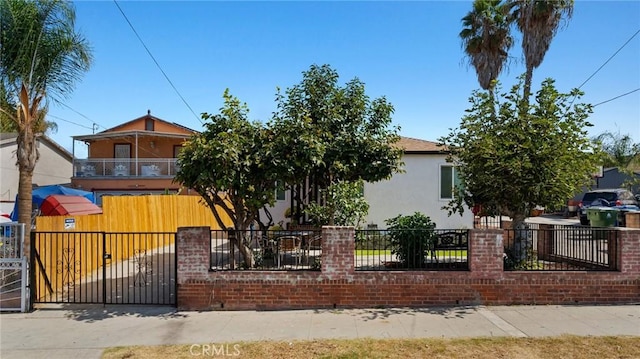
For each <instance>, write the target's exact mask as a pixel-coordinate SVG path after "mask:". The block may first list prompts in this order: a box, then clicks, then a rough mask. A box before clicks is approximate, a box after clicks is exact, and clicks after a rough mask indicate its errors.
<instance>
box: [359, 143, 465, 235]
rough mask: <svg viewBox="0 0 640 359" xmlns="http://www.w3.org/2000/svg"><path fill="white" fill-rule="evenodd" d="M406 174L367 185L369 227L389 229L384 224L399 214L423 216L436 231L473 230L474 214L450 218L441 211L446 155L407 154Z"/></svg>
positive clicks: (445, 201) (398, 174)
mask: <svg viewBox="0 0 640 359" xmlns="http://www.w3.org/2000/svg"><path fill="white" fill-rule="evenodd" d="M402 160H403V161H404V170H405V172H404V173H397V174H395V175H393V177H392V178H391V179H390V180H387V181H381V182H376V183H366V184H365V187H364V196H365V198H366V199H367V201H368V202H369V206H370V208H369V215H368V216H367V222H366V223H367V224H371V223H373V224H376V225H377V226H378V228H380V229H384V228H386V227H387V226H386V224H385V220H386V219H389V218H393V217H395V216H397V215H399V214H402V215H411V214H413V213H415V212H421V213H423V214H425V215H427V216H429V217H430V218H431V220H432V221H434V222H435V223H436V228H440V229H457V228H473V214H472V213H471V211H470V210H465V214H464V216H462V217H461V216H460V215H459V214H454V215H452V216H451V217H449V216H448V215H447V211H446V210H443V209H441V208H442V207H443V206H445V205H446V204H447V203H448V200H441V199H440V166H441V165H447V161H446V155H437V154H405V155H404V156H403V158H402Z"/></svg>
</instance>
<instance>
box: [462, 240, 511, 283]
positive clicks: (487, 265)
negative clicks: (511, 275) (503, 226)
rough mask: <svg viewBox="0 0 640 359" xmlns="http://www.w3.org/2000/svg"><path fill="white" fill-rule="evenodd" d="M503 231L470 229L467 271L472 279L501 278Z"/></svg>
mask: <svg viewBox="0 0 640 359" xmlns="http://www.w3.org/2000/svg"><path fill="white" fill-rule="evenodd" d="M503 236H504V231H502V230H500V229H482V230H478V229H472V230H470V231H469V251H470V253H469V260H470V261H471V262H470V263H469V269H470V270H471V275H472V276H474V277H493V278H499V277H501V276H502V272H503V268H504V259H503V254H504V244H503V241H504V238H503Z"/></svg>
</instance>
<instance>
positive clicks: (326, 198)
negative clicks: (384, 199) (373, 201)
mask: <svg viewBox="0 0 640 359" xmlns="http://www.w3.org/2000/svg"><path fill="white" fill-rule="evenodd" d="M363 188H364V182H363V181H362V180H360V181H357V182H338V183H334V184H331V185H329V187H328V188H327V189H326V190H325V191H323V196H322V198H321V199H322V203H323V204H319V203H315V202H314V203H309V205H308V206H307V208H306V209H305V213H307V214H308V215H309V216H310V217H311V218H312V220H313V221H314V222H315V223H316V224H318V225H325V224H328V223H329V222H330V221H331V217H332V216H333V219H334V223H333V224H334V225H336V226H354V227H356V228H358V227H360V224H361V223H362V222H363V221H364V218H365V217H366V216H367V213H369V203H367V200H366V199H365V198H364V192H363Z"/></svg>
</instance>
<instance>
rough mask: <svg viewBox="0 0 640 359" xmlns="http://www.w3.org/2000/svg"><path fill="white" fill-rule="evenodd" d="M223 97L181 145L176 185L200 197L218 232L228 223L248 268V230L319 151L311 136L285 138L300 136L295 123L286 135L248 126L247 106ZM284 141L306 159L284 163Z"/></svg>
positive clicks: (254, 124) (250, 258) (257, 124)
mask: <svg viewBox="0 0 640 359" xmlns="http://www.w3.org/2000/svg"><path fill="white" fill-rule="evenodd" d="M223 97H224V106H223V107H222V108H221V109H220V113H219V114H215V115H210V114H207V113H204V114H203V115H202V118H203V119H204V120H205V125H204V126H205V130H204V131H203V132H201V133H199V134H196V135H194V136H193V137H192V138H191V139H189V141H187V142H186V143H185V144H184V147H183V149H182V151H181V152H180V155H179V157H178V163H179V164H180V170H179V171H178V173H177V174H176V177H175V180H176V181H177V182H180V183H182V184H184V185H185V186H186V187H188V188H192V189H194V190H196V191H197V192H198V193H199V194H200V196H202V198H203V200H204V201H205V202H206V203H207V204H208V205H209V207H210V208H211V210H212V212H213V215H214V217H215V218H216V221H217V222H218V225H219V226H220V227H221V228H225V226H226V224H225V217H227V216H228V217H229V218H230V219H231V221H232V222H233V229H234V230H236V231H235V233H237V234H238V235H236V236H234V237H232V238H231V240H232V241H233V242H234V245H236V246H237V247H238V249H239V251H240V253H241V254H242V256H243V258H244V263H245V265H246V266H247V267H249V268H250V267H252V266H253V261H254V259H253V256H252V252H251V248H250V243H249V242H250V238H248V237H246V236H245V233H246V231H247V229H248V228H249V226H250V224H251V223H253V222H254V221H259V211H260V209H263V208H264V207H265V206H267V205H272V204H273V203H274V201H275V190H276V186H277V183H281V181H282V180H288V179H290V178H291V177H292V176H294V174H297V173H300V172H303V173H304V172H306V171H308V169H306V168H308V167H310V166H311V165H313V164H314V163H315V162H316V161H317V160H319V159H320V158H321V154H318V153H315V151H314V149H316V150H317V151H321V148H320V147H319V146H317V145H316V143H315V142H314V138H312V137H307V136H298V137H295V138H293V137H289V136H292V132H294V133H295V131H298V132H301V131H303V129H302V128H301V127H295V126H296V125H298V124H295V123H289V125H290V127H288V129H287V130H286V131H284V132H279V131H276V130H275V129H283V130H284V127H286V126H284V125H283V124H273V123H272V126H273V127H270V126H265V125H264V124H262V123H260V122H251V121H249V119H248V117H247V116H248V111H249V110H248V107H247V105H246V104H243V103H240V101H239V100H238V99H237V98H235V97H233V96H231V95H230V94H229V91H228V90H227V91H225V93H224V95H223ZM287 142H289V143H291V144H292V146H293V147H295V148H304V149H305V151H306V152H305V153H307V154H308V155H307V156H306V157H304V158H300V159H296V160H290V161H289V160H287V159H288V158H287V156H288V155H287V152H286V150H285V149H286V147H285V146H284V144H285V143H287ZM294 152H295V151H294ZM307 161H308V162H307ZM219 210H221V211H222V212H219ZM263 226H265V225H264V224H263Z"/></svg>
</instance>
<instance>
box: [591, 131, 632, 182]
mask: <svg viewBox="0 0 640 359" xmlns="http://www.w3.org/2000/svg"><path fill="white" fill-rule="evenodd" d="M594 141H595V142H596V143H598V144H599V145H601V146H602V151H603V158H604V160H603V166H604V167H616V168H618V171H619V172H620V173H623V174H625V175H626V176H627V177H628V180H626V181H624V183H623V184H622V186H623V187H625V188H627V189H629V190H633V188H634V187H635V186H638V185H639V184H640V179H638V177H637V176H636V175H635V173H634V170H635V169H636V166H638V165H640V143H634V142H633V139H632V138H631V136H629V135H628V134H627V135H623V134H621V133H620V132H619V131H618V132H617V133H613V132H609V131H606V132H603V133H601V134H599V135H598V136H596V137H595V138H594Z"/></svg>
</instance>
